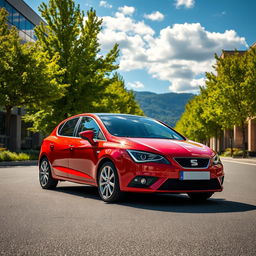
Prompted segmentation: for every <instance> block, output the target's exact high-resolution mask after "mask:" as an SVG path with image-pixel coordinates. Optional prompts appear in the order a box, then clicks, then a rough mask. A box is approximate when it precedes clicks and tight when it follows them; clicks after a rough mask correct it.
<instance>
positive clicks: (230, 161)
mask: <svg viewBox="0 0 256 256" xmlns="http://www.w3.org/2000/svg"><path fill="white" fill-rule="evenodd" d="M221 161H223V162H229V163H238V164H247V165H256V164H254V163H245V162H240V161H233V160H226V159H222V160H221Z"/></svg>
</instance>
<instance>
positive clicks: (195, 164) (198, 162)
mask: <svg viewBox="0 0 256 256" xmlns="http://www.w3.org/2000/svg"><path fill="white" fill-rule="evenodd" d="M174 160H175V161H176V162H178V163H179V165H181V166H182V167H183V168H197V169H198V168H207V167H208V164H209V161H210V159H209V158H199V157H198V158H196V157H191V158H190V157H175V158H174Z"/></svg>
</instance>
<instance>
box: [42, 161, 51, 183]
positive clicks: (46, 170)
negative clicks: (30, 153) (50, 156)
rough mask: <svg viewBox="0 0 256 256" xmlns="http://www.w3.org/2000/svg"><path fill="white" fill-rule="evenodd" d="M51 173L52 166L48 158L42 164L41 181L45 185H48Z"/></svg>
mask: <svg viewBox="0 0 256 256" xmlns="http://www.w3.org/2000/svg"><path fill="white" fill-rule="evenodd" d="M49 175H50V166H49V164H48V162H47V160H43V161H42V162H41V165H40V183H41V185H42V186H43V187H44V186H46V185H47V183H48V180H49Z"/></svg>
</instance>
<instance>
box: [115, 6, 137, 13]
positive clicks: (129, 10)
mask: <svg viewBox="0 0 256 256" xmlns="http://www.w3.org/2000/svg"><path fill="white" fill-rule="evenodd" d="M118 10H119V11H120V12H121V13H123V14H124V15H132V14H133V13H134V12H135V8H134V7H133V6H127V5H125V6H123V7H119V8H118Z"/></svg>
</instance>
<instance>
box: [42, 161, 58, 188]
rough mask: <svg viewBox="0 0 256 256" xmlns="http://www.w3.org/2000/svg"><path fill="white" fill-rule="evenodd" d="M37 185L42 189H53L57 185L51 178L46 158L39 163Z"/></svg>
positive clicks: (56, 181)
mask: <svg viewBox="0 0 256 256" xmlns="http://www.w3.org/2000/svg"><path fill="white" fill-rule="evenodd" d="M39 183H40V185H41V187H42V188H43V189H54V188H56V186H57V184H58V180H56V179H54V178H53V177H52V172H51V166H50V163H49V161H48V159H47V158H46V157H44V158H42V159H41V161H40V165H39Z"/></svg>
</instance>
